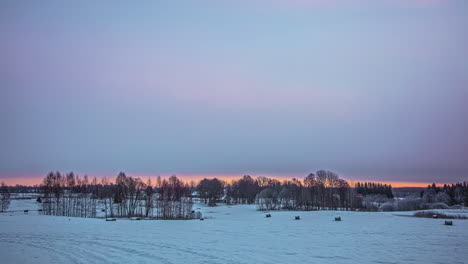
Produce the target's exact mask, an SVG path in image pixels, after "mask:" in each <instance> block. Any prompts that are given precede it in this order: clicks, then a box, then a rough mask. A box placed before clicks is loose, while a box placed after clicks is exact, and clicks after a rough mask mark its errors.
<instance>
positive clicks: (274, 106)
mask: <svg viewBox="0 0 468 264" xmlns="http://www.w3.org/2000/svg"><path fill="white" fill-rule="evenodd" d="M467 29H468V1H464V0H379V1H376V0H363V1H359V0H235V1H229V0H196V1H195V0H185V1H180V0H170V1H157V0H154V1H107V0H103V1H88V0H84V1H49V0H45V1H23V0H2V1H0V36H1V41H0V181H1V180H7V182H8V183H11V184H13V183H15V182H20V183H23V182H33V181H38V180H40V178H42V177H43V176H44V175H45V174H46V173H47V172H48V171H51V170H53V171H56V170H59V171H63V172H67V171H75V172H78V173H80V174H84V173H87V174H88V175H90V176H100V175H116V174H117V173H118V172H119V171H125V172H128V173H129V174H130V175H133V176H138V175H170V174H176V175H179V176H183V177H200V176H205V175H206V176H224V177H227V178H229V177H235V176H239V177H240V176H242V175H243V174H251V175H254V176H257V175H263V176H275V177H280V178H284V177H304V176H305V175H307V174H308V173H309V172H312V171H315V170H317V169H328V170H332V171H335V172H337V173H338V174H339V175H340V176H341V177H343V178H346V179H350V180H373V181H386V182H390V181H391V182H410V183H414V184H417V183H427V182H439V183H443V182H455V181H463V180H468V137H467V135H468V133H467V132H468V51H467V47H468V34H467V32H468V31H467Z"/></svg>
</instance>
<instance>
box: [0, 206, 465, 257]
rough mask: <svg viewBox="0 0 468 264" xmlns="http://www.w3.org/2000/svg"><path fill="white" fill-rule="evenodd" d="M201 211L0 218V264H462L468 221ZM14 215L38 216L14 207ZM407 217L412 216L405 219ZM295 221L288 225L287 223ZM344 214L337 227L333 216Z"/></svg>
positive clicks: (233, 209) (242, 209) (237, 208)
mask: <svg viewBox="0 0 468 264" xmlns="http://www.w3.org/2000/svg"><path fill="white" fill-rule="evenodd" d="M198 207H200V208H201V211H202V212H203V214H204V216H205V217H207V218H208V219H205V221H200V220H187V221H183V220H176V221H157V220H155V221H145V220H143V221H130V220H124V219H118V220H117V221H116V222H106V221H104V220H103V219H84V218H69V217H56V216H43V215H38V214H37V212H29V213H27V214H25V213H23V212H14V213H3V214H0V238H1V239H0V256H1V259H2V263H460V264H461V263H466V260H467V259H468V239H467V237H468V221H467V220H454V226H444V225H443V220H442V219H427V218H415V217H400V216H396V215H394V212H392V213H375V212H337V211H315V212H293V211H281V212H275V211H274V212H271V214H272V217H271V218H265V217H264V215H265V213H264V212H259V211H256V210H255V207H254V206H249V205H237V206H218V207H214V208H213V207H204V206H201V205H196V206H195V208H198ZM11 209H12V210H22V209H37V204H36V203H35V201H34V200H14V201H12V204H11ZM406 213H407V214H410V213H411V212H406ZM296 215H299V216H301V220H299V221H295V220H294V216H296ZM335 216H341V217H342V219H343V221H342V222H335V221H333V220H334V217H335Z"/></svg>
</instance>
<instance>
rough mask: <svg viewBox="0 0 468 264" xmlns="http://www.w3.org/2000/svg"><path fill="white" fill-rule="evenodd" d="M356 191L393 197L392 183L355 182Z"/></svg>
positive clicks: (363, 193)
mask: <svg viewBox="0 0 468 264" xmlns="http://www.w3.org/2000/svg"><path fill="white" fill-rule="evenodd" d="M356 192H357V193H358V194H362V195H364V196H365V195H369V194H371V195H385V196H387V198H393V191H392V185H387V184H382V183H375V182H357V183H356Z"/></svg>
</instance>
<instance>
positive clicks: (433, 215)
mask: <svg viewBox="0 0 468 264" xmlns="http://www.w3.org/2000/svg"><path fill="white" fill-rule="evenodd" d="M413 216H416V217H426V218H442V219H468V216H464V215H447V214H444V213H439V212H434V211H419V212H416V213H414V214H413Z"/></svg>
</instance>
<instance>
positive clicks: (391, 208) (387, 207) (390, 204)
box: [379, 202, 395, 212]
mask: <svg viewBox="0 0 468 264" xmlns="http://www.w3.org/2000/svg"><path fill="white" fill-rule="evenodd" d="M379 210H380V211H383V212H390V211H395V205H394V203H393V202H388V203H384V204H382V205H381V206H380V207H379Z"/></svg>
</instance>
